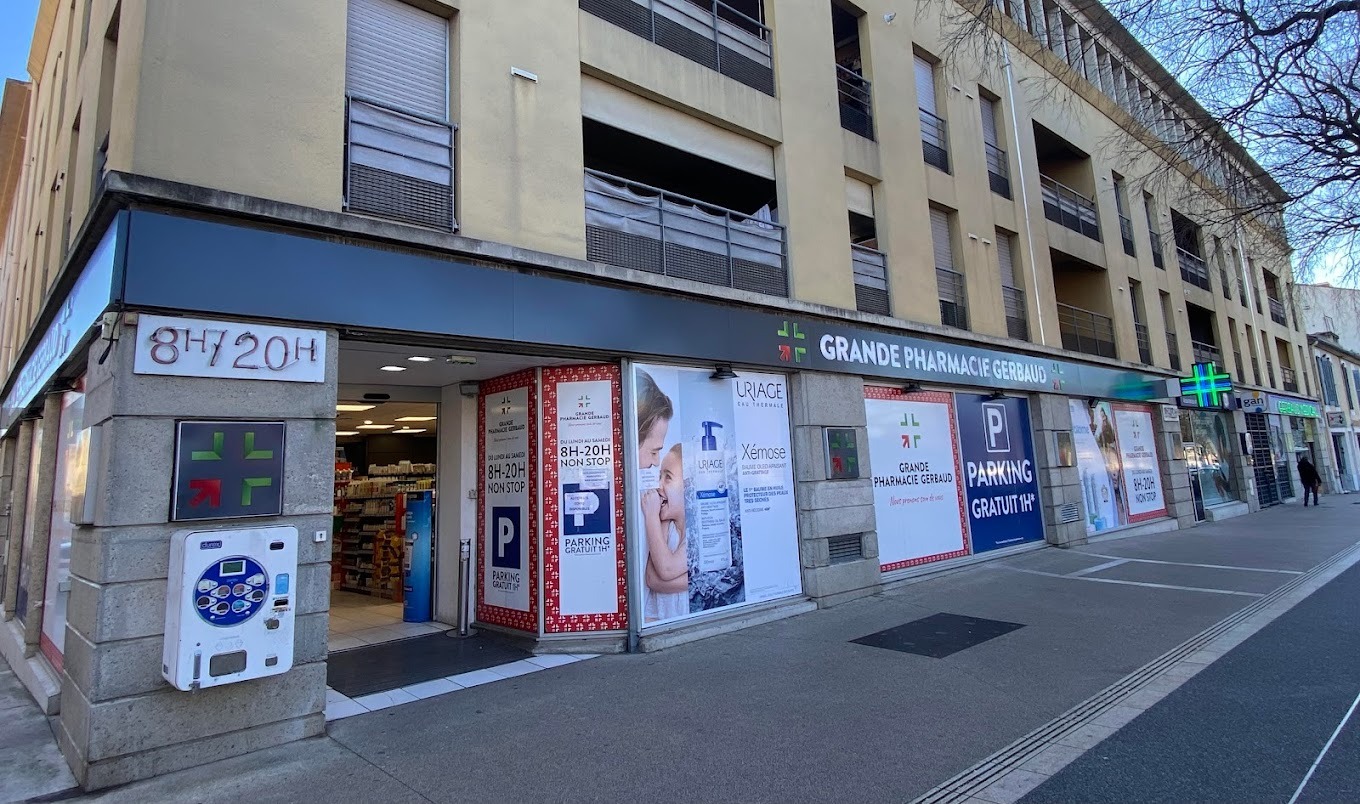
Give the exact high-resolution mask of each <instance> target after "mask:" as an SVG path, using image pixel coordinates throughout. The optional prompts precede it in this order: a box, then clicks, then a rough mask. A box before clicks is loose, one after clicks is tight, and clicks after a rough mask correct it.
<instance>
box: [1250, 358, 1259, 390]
mask: <svg viewBox="0 0 1360 804" xmlns="http://www.w3.org/2000/svg"><path fill="white" fill-rule="evenodd" d="M1251 376H1252V379H1254V380H1255V381H1256V384H1257V385H1261V384H1262V383H1261V361H1260V359H1259V358H1257V357H1256V355H1255V354H1253V355H1252V356H1251Z"/></svg>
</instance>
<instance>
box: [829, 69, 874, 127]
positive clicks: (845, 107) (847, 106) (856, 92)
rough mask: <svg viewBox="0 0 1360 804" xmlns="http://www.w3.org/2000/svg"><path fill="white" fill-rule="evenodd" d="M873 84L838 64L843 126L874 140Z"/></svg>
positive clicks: (838, 84)
mask: <svg viewBox="0 0 1360 804" xmlns="http://www.w3.org/2000/svg"><path fill="white" fill-rule="evenodd" d="M871 89H872V86H871V85H870V83H869V82H868V81H867V80H865V78H864V76H862V75H860V74H859V73H857V72H855V71H854V70H851V69H848V68H846V67H842V66H841V65H839V64H837V65H836V91H837V92H838V93H839V96H840V105H841V128H843V129H845V130H846V131H850V132H853V133H855V134H858V135H860V136H861V137H864V138H865V139H869V140H872V139H873V138H874V106H873V94H872V93H871V91H870V90H871Z"/></svg>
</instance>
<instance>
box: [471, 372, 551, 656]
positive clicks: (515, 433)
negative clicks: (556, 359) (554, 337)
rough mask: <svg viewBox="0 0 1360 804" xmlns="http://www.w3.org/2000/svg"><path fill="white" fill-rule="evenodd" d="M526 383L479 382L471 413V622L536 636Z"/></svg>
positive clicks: (513, 379) (518, 378)
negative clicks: (475, 545) (474, 596)
mask: <svg viewBox="0 0 1360 804" xmlns="http://www.w3.org/2000/svg"><path fill="white" fill-rule="evenodd" d="M533 384H534V374H533V372H521V373H519V374H514V375H509V376H507V377H501V378H497V379H495V380H489V381H487V382H484V383H482V387H481V391H480V393H479V400H478V401H479V403H480V404H479V405H478V411H477V414H478V421H479V428H478V433H477V456H478V465H479V467H480V469H481V475H480V477H479V478H478V485H479V488H478V495H477V498H478V501H479V502H478V508H479V512H480V519H481V523H482V525H481V527H482V539H481V549H480V551H479V553H478V559H477V563H478V567H479V570H480V572H479V574H480V581H481V583H480V595H479V596H478V601H477V604H478V605H477V619H478V620H480V621H482V622H487V623H495V624H498V625H505V626H509V627H512V628H520V629H523V630H526V631H537V630H538V613H537V611H536V610H534V607H533V606H532V605H531V603H532V599H533V588H534V585H535V584H536V582H537V577H536V574H535V572H534V563H535V562H534V557H535V555H536V553H537V550H536V549H535V547H536V539H535V536H536V534H535V528H534V515H535V511H534V505H533V495H532V494H531V491H532V490H533V489H534V477H533V474H534V467H533V462H532V461H531V460H530V456H531V454H532V452H533V447H532V445H533V443H534V440H535V439H534V431H533V423H534V420H535V415H533V414H534V413H536V411H535V410H534V408H535V405H536V402H537V401H536V400H535V399H534V394H533Z"/></svg>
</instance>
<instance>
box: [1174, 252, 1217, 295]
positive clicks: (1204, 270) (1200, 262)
mask: <svg viewBox="0 0 1360 804" xmlns="http://www.w3.org/2000/svg"><path fill="white" fill-rule="evenodd" d="M1176 261H1177V262H1178V263H1180V266H1181V279H1183V280H1185V281H1186V282H1189V283H1190V284H1192V285H1194V286H1196V287H1201V288H1204V289H1205V290H1213V285H1212V284H1210V283H1209V266H1208V265H1205V264H1204V258H1203V257H1200V256H1199V255H1198V254H1193V253H1191V252H1189V251H1186V250H1185V249H1183V248H1181V247H1180V246H1177V247H1176Z"/></svg>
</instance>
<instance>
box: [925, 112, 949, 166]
mask: <svg viewBox="0 0 1360 804" xmlns="http://www.w3.org/2000/svg"><path fill="white" fill-rule="evenodd" d="M920 112H921V150H922V151H923V152H924V153H925V158H926V164H927V165H934V166H935V167H937V168H939V169H940V170H943V171H944V172H945V173H948V172H949V131H948V129H947V128H946V127H945V122H944V118H942V117H937V116H936V115H933V114H931V113H930V112H927V111H926V110H925V109H921V110H920Z"/></svg>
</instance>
